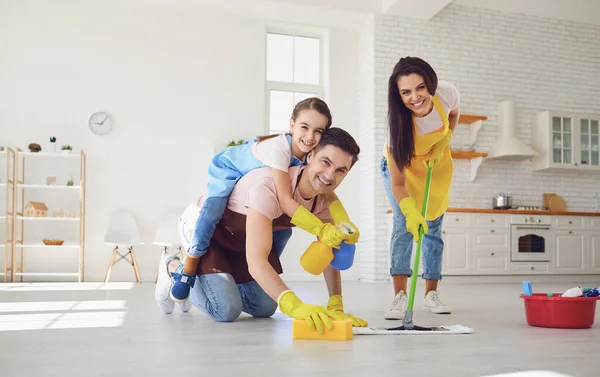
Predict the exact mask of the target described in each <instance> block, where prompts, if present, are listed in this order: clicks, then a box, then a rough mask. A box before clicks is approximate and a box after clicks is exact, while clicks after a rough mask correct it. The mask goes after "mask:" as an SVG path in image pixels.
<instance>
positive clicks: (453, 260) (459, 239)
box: [442, 228, 472, 275]
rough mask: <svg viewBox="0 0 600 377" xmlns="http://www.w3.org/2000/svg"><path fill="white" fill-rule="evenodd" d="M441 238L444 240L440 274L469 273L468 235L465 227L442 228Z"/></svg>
mask: <svg viewBox="0 0 600 377" xmlns="http://www.w3.org/2000/svg"><path fill="white" fill-rule="evenodd" d="M442 239H443V240H444V253H443V257H442V263H443V265H442V274H443V275H468V274H470V273H471V272H472V271H471V263H470V261H469V237H468V234H467V229H466V228H465V229H458V228H448V229H444V230H442Z"/></svg>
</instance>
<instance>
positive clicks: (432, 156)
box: [425, 129, 452, 168]
mask: <svg viewBox="0 0 600 377" xmlns="http://www.w3.org/2000/svg"><path fill="white" fill-rule="evenodd" d="M450 139H452V130H451V129H448V133H447V134H446V137H444V138H443V139H442V140H440V141H438V142H437V143H436V144H435V145H434V146H433V148H432V149H431V152H430V153H429V157H428V158H427V160H426V161H425V166H427V167H428V168H433V167H434V166H435V165H437V163H438V162H440V161H441V160H442V157H443V156H444V151H445V150H446V147H448V145H450Z"/></svg>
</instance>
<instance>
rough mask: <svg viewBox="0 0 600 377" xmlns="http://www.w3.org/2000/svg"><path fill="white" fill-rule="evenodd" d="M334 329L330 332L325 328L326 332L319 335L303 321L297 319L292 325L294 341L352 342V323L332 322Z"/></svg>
mask: <svg viewBox="0 0 600 377" xmlns="http://www.w3.org/2000/svg"><path fill="white" fill-rule="evenodd" d="M331 323H332V324H333V328H332V329H331V330H329V329H328V328H327V327H325V332H324V333H323V334H319V332H318V331H315V330H312V329H311V328H310V327H308V324H307V323H306V321H305V320H303V319H295V320H294V322H293V323H292V338H293V339H314V340H352V321H331Z"/></svg>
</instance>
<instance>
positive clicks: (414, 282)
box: [406, 168, 432, 312]
mask: <svg viewBox="0 0 600 377" xmlns="http://www.w3.org/2000/svg"><path fill="white" fill-rule="evenodd" d="M431 172H432V169H431V168H427V180H426V181H425V197H424V198H423V208H421V215H423V218H425V216H426V215H427V203H428V202H429V188H430V184H431ZM423 233H424V231H423V227H422V226H421V227H419V241H418V242H417V250H416V252H415V261H414V263H413V274H412V276H411V278H410V294H409V296H408V307H407V308H406V309H407V310H410V311H411V312H412V310H413V304H414V302H415V290H416V288H417V275H419V259H421V243H423Z"/></svg>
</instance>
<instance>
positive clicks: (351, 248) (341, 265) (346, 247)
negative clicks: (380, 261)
mask: <svg viewBox="0 0 600 377" xmlns="http://www.w3.org/2000/svg"><path fill="white" fill-rule="evenodd" d="M338 228H339V229H340V230H341V231H342V232H344V233H345V234H346V235H349V234H354V233H355V232H356V229H354V228H353V227H352V226H350V225H348V224H346V223H343V224H342V225H340V226H339V227H338ZM355 252H356V245H351V244H347V243H346V242H342V243H341V244H340V248H339V249H335V248H334V249H333V260H332V261H331V263H330V265H331V267H333V268H335V269H336V270H340V271H341V270H347V269H349V268H350V267H352V264H353V263H354V253H355Z"/></svg>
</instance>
